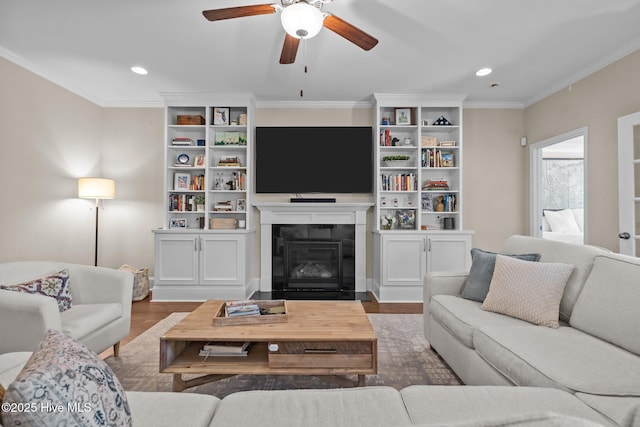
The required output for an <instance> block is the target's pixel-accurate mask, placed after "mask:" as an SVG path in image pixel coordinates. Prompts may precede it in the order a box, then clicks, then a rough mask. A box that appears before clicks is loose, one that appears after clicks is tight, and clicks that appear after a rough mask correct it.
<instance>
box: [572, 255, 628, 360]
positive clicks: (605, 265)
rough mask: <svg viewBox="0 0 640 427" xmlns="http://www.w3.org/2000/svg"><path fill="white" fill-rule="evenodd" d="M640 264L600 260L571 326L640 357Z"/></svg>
mask: <svg viewBox="0 0 640 427" xmlns="http://www.w3.org/2000/svg"><path fill="white" fill-rule="evenodd" d="M639 278H640V262H639V261H638V258H631V257H626V256H624V255H602V256H597V257H595V259H594V262H593V269H592V270H591V274H590V275H589V277H588V278H587V281H586V282H585V284H584V288H583V289H582V293H581V294H580V296H579V297H578V301H576V305H575V307H574V308H573V314H572V315H571V320H570V323H571V326H573V327H574V328H577V329H580V330H581V331H584V332H587V333H588V334H591V335H594V336H596V337H598V338H601V339H603V340H606V341H609V342H610V343H613V344H615V345H618V346H620V347H622V348H624V349H627V350H629V351H631V352H633V353H635V354H638V355H640V310H639V309H638V304H639V302H640V280H639Z"/></svg>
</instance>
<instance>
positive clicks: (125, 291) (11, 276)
mask: <svg viewBox="0 0 640 427" xmlns="http://www.w3.org/2000/svg"><path fill="white" fill-rule="evenodd" d="M64 268H67V269H68V270H69V280H70V287H71V293H72V295H73V307H71V309H69V310H66V311H64V312H62V313H61V312H60V311H59V310H58V304H57V303H56V300H55V299H54V298H51V297H47V296H43V295H34V294H26V293H21V292H14V291H9V290H2V289H0V354H2V353H8V352H16V351H33V350H35V348H36V347H37V345H38V344H39V343H40V341H42V339H43V338H44V335H45V333H46V332H47V330H48V329H56V330H58V331H62V332H63V333H65V334H66V335H68V336H70V337H72V338H75V339H76V340H78V341H80V342H82V343H83V344H85V345H86V346H87V347H89V348H90V349H91V350H93V351H95V352H96V353H100V352H102V351H104V350H106V349H107V348H109V347H111V346H113V350H114V354H115V355H116V356H118V353H119V347H120V340H121V339H123V338H124V337H126V336H127V335H129V330H130V328H131V295H132V288H133V275H132V274H131V273H127V272H123V271H118V270H113V269H109V268H103V267H93V266H88V265H80V264H69V263H61V262H52V261H23V262H12V263H4V264H0V285H9V284H15V283H21V282H25V281H29V280H32V279H36V278H38V277H42V276H46V275H47V274H51V273H55V272H58V271H60V270H62V269H64Z"/></svg>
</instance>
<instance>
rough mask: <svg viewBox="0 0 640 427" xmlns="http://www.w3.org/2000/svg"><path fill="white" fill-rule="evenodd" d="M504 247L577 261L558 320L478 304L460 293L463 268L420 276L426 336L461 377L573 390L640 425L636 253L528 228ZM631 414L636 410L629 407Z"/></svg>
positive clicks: (622, 421) (617, 418)
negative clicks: (554, 323)
mask: <svg viewBox="0 0 640 427" xmlns="http://www.w3.org/2000/svg"><path fill="white" fill-rule="evenodd" d="M500 252H501V253H503V254H525V253H539V254H541V258H540V262H560V263H566V264H572V265H573V266H574V269H573V273H572V274H571V276H570V278H569V280H568V282H567V285H566V287H565V289H564V294H563V296H562V301H561V304H560V327H559V328H557V329H553V328H548V327H543V326H536V325H533V324H531V323H528V322H525V321H522V320H518V319H516V318H513V317H508V316H505V315H502V314H498V313H493V312H489V311H485V310H483V309H482V303H480V302H476V301H472V300H469V299H464V298H461V297H460V296H459V294H460V291H461V287H462V285H463V283H464V281H465V279H466V277H467V274H466V273H431V274H428V275H427V276H426V278H425V287H424V322H425V336H426V338H427V340H428V341H429V343H430V344H431V346H432V347H433V348H434V349H435V350H436V351H437V352H438V353H439V354H440V356H441V357H442V358H443V359H444V360H445V361H446V362H447V363H448V364H449V366H451V368H453V370H454V371H455V372H456V374H458V376H459V377H460V378H461V379H462V381H463V382H464V383H465V384H468V385H504V386H513V385H517V386H534V387H551V388H556V389H560V390H564V391H566V392H569V393H571V394H573V395H574V396H575V397H576V398H578V399H579V400H580V401H582V402H584V403H585V404H587V405H589V406H590V407H592V408H593V409H595V410H596V411H598V412H599V413H601V414H602V415H603V416H605V417H607V418H608V419H609V420H610V421H611V422H612V423H615V424H618V425H632V424H631V423H632V422H631V421H630V420H632V419H633V418H634V416H635V417H636V419H635V423H636V424H637V425H640V420H639V419H638V418H637V417H638V415H637V412H638V410H639V409H638V408H640V309H639V307H640V260H639V259H637V258H632V257H626V256H623V255H619V254H612V253H610V252H609V251H607V250H604V249H601V248H597V247H593V246H586V245H572V244H568V243H562V242H557V241H550V240H544V239H537V238H531V237H525V236H512V237H510V238H509V239H508V240H507V241H506V243H505V244H504V246H503V248H502V249H501V251H500ZM634 414H636V415H634Z"/></svg>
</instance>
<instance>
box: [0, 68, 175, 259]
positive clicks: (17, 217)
mask: <svg viewBox="0 0 640 427" xmlns="http://www.w3.org/2000/svg"><path fill="white" fill-rule="evenodd" d="M0 75H1V76H2V79H0V93H1V94H2V96H0V129H1V130H2V133H1V134H0V159H2V169H1V172H0V177H1V179H2V186H1V187H0V188H2V190H1V197H0V198H1V200H2V202H1V206H2V209H1V210H0V212H1V214H0V215H1V217H0V218H1V220H0V236H2V245H0V262H7V261H20V260H31V259H51V260H60V261H66V262H74V263H80V264H93V256H94V255H93V254H94V233H95V228H94V227H95V222H94V221H95V204H94V202H93V201H90V200H80V199H78V198H77V178H78V177H82V176H103V177H107V178H113V179H115V181H116V199H115V200H107V201H105V202H104V209H101V211H100V247H99V255H100V259H99V264H100V265H103V266H108V267H119V266H120V265H122V264H124V263H129V264H132V265H139V266H151V265H153V236H152V234H151V232H150V230H151V228H153V227H157V226H159V225H161V224H162V189H161V188H160V187H161V183H162V145H161V144H159V141H162V135H163V113H162V109H104V108H100V107H98V106H96V105H95V104H93V103H91V102H89V101H87V100H85V99H83V98H81V97H79V96H77V95H74V94H72V93H71V92H69V91H67V90H65V89H63V88H61V87H59V86H57V85H54V84H52V83H50V82H48V81H47V80H45V79H43V78H40V77H38V76H36V75H35V74H32V73H30V72H28V71H26V70H24V69H23V68H21V67H19V66H17V65H15V64H13V63H11V62H9V61H7V60H5V59H2V58H0Z"/></svg>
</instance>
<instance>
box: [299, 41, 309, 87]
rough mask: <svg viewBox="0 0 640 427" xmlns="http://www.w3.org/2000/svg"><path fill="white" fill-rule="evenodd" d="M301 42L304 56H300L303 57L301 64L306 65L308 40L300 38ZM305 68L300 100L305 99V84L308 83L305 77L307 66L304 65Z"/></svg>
mask: <svg viewBox="0 0 640 427" xmlns="http://www.w3.org/2000/svg"><path fill="white" fill-rule="evenodd" d="M300 42H301V44H302V49H300V50H301V51H302V54H301V55H300V56H301V58H300V62H301V63H302V64H304V61H305V57H306V53H307V41H306V39H305V38H304V37H301V38H300ZM303 67H304V68H303V74H302V78H301V84H300V86H302V88H301V89H300V98H303V97H304V85H305V82H306V81H305V78H304V76H305V75H306V74H307V66H306V65H303Z"/></svg>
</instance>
